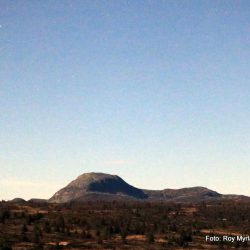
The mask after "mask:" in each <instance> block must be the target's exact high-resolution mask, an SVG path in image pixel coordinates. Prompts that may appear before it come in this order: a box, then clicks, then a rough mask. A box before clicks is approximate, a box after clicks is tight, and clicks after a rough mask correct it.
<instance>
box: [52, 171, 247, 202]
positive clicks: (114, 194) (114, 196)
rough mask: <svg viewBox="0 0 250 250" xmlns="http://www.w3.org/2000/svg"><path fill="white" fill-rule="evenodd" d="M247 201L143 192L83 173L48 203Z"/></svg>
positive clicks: (203, 193) (206, 192) (204, 192)
mask: <svg viewBox="0 0 250 250" xmlns="http://www.w3.org/2000/svg"><path fill="white" fill-rule="evenodd" d="M223 199H233V200H246V199H247V200H249V199H250V198H249V197H246V196H241V195H223V194H220V193H218V192H216V191H213V190H210V189H208V188H205V187H190V188H181V189H164V190H146V189H139V188H136V187H133V186H131V185H130V184H128V183H127V182H125V181H124V180H123V179H122V178H120V177H119V176H117V175H110V174H104V173H86V174H82V175H80V176H79V177H78V178H77V179H75V180H73V181H72V182H70V183H69V184H68V185H67V186H66V187H64V188H62V189H61V190H59V191H58V192H56V193H55V194H54V195H53V196H52V197H51V198H50V199H49V200H48V201H49V202H51V203H66V202H72V201H73V202H82V201H89V200H105V201H107V200H141V201H173V202H200V201H208V200H223Z"/></svg>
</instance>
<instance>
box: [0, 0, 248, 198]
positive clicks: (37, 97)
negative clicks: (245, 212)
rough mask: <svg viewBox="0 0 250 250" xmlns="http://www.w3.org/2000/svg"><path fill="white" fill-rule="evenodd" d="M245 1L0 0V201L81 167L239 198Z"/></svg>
mask: <svg viewBox="0 0 250 250" xmlns="http://www.w3.org/2000/svg"><path fill="white" fill-rule="evenodd" d="M249 58H250V2H249V1H242V0H240V1H230V0H224V1H223V0H222V1H205V0H204V1H198V0H192V1H183V0H180V1H175V0H168V1H161V0H157V1H151V0H150V1H149V0H144V1H142V0H129V1H125V0H123V1H121V0H110V1H95V0H86V1H77V0H76V1H70V0H67V1H66V0H46V1H25V0H24V1H8V0H0V199H12V198H14V197H23V198H25V199H29V198H33V197H36V198H37V197H38V198H50V197H51V196H52V195H53V194H54V193H55V192H56V191H57V190H58V189H60V188H62V187H63V186H65V185H66V184H68V182H70V181H71V180H73V179H75V178H76V177H77V176H79V175H80V174H82V173H86V172H104V173H110V174H116V175H119V176H120V177H122V178H123V179H124V180H125V181H127V182H128V183H130V184H132V185H134V186H136V187H139V188H148V189H164V188H181V187H191V186H205V187H208V188H210V189H213V190H216V191H218V192H220V193H225V194H228V193H234V194H245V195H249V196H250V186H249V176H250V154H249V152H250V70H249V69H250V60H249Z"/></svg>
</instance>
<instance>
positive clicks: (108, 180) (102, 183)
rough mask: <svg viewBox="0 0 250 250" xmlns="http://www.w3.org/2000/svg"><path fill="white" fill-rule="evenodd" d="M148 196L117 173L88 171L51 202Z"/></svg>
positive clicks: (56, 194) (141, 197)
mask: <svg viewBox="0 0 250 250" xmlns="http://www.w3.org/2000/svg"><path fill="white" fill-rule="evenodd" d="M147 198H148V195H147V194H146V193H144V192H143V190H141V189H138V188H135V187H133V186H131V185H129V184H128V183H126V182H125V181H124V180H123V179H121V178H120V177H119V176H117V175H110V174H103V173H86V174H82V175H80V176H79V177H78V178H77V179H76V180H74V181H72V182H71V183H69V184H68V185H67V186H66V187H64V188H63V189H61V190H59V191H58V192H56V193H55V194H54V195H53V196H52V197H51V198H50V199H49V202H54V203H64V202H69V201H84V200H93V199H105V200H113V199H147Z"/></svg>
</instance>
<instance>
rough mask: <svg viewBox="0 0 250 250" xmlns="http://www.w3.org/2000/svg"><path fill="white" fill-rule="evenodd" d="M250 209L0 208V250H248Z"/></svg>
mask: <svg viewBox="0 0 250 250" xmlns="http://www.w3.org/2000/svg"><path fill="white" fill-rule="evenodd" d="M206 235H211V236H213V235H215V236H219V237H221V236H223V235H229V236H233V237H236V236H237V235H250V203H249V202H243V201H230V200H225V201H213V202H202V203H198V204H176V203H166V202H132V201H131V202H130V201H129V202H124V201H120V202H118V201H113V202H103V201H102V202H101V201H100V202H98V201H95V202H85V203H78V204H73V203H71V204H52V203H51V204H49V203H32V202H22V201H16V202H0V249H1V250H3V249H152V250H154V249H155V250H156V249H184V248H185V249H223V248H224V249H234V248H238V249H250V242H247V241H246V242H242V241H236V242H233V243H230V242H227V241H218V242H209V241H207V242H206V240H205V236H206Z"/></svg>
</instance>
